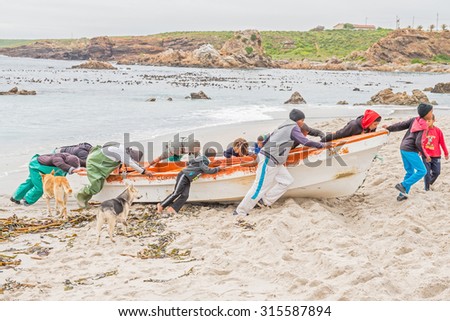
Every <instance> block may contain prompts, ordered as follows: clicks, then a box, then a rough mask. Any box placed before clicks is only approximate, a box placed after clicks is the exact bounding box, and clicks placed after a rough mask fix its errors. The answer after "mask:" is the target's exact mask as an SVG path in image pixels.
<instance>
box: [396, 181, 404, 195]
mask: <svg viewBox="0 0 450 321" xmlns="http://www.w3.org/2000/svg"><path fill="white" fill-rule="evenodd" d="M395 188H396V189H397V190H398V191H399V192H400V193H402V194H404V195H405V194H407V193H406V189H405V187H404V186H403V185H402V183H398V184H397V185H395Z"/></svg>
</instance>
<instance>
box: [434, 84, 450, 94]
mask: <svg viewBox="0 0 450 321" xmlns="http://www.w3.org/2000/svg"><path fill="white" fill-rule="evenodd" d="M431 92H432V93H435V94H449V93H450V82H440V83H438V84H436V85H435V86H434V88H433V89H432V90H431Z"/></svg>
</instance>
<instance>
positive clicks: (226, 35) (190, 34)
mask: <svg viewBox="0 0 450 321" xmlns="http://www.w3.org/2000/svg"><path fill="white" fill-rule="evenodd" d="M233 34H234V31H184V32H165V33H159V34H156V35H149V37H158V38H162V39H173V38H187V39H192V40H196V41H199V42H205V43H209V44H211V45H213V46H214V48H216V49H220V48H222V46H223V44H224V43H225V42H226V41H227V40H229V39H231V38H232V37H233Z"/></svg>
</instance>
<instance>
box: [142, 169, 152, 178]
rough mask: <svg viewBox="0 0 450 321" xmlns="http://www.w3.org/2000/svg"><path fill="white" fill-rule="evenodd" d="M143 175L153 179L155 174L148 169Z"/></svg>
mask: <svg viewBox="0 0 450 321" xmlns="http://www.w3.org/2000/svg"><path fill="white" fill-rule="evenodd" d="M142 174H144V175H147V176H148V177H152V176H153V173H152V172H151V171H149V170H148V169H146V170H145V172H144V173H142Z"/></svg>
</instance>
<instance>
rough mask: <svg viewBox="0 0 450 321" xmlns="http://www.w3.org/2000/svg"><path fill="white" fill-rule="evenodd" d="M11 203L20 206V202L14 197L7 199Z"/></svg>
mask: <svg viewBox="0 0 450 321" xmlns="http://www.w3.org/2000/svg"><path fill="white" fill-rule="evenodd" d="M9 200H10V201H11V202H13V203H16V204H17V205H20V201H18V200H16V199H15V198H14V197H12V196H11V198H10V199H9Z"/></svg>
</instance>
